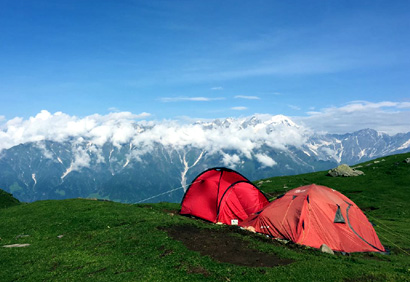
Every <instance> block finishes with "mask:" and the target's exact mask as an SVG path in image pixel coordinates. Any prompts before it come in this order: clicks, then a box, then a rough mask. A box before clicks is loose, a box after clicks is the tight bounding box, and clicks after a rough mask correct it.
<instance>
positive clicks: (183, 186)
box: [134, 181, 199, 204]
mask: <svg viewBox="0 0 410 282" xmlns="http://www.w3.org/2000/svg"><path fill="white" fill-rule="evenodd" d="M197 182H199V181H197ZM194 183H196V182H192V183H191V184H190V185H192V184H194ZM186 186H187V185H182V186H180V187H177V188H173V189H171V190H168V191H166V192H163V193H160V194H157V195H155V196H151V197H149V198H146V199H143V200H140V201H138V202H135V203H134V204H140V203H142V202H145V201H148V200H151V199H154V198H157V197H159V196H162V195H166V194H170V193H172V192H175V191H178V190H181V189H185V187H186Z"/></svg>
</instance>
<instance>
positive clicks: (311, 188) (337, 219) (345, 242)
mask: <svg viewBox="0 0 410 282" xmlns="http://www.w3.org/2000/svg"><path fill="white" fill-rule="evenodd" d="M240 226H242V227H245V228H250V229H252V230H253V229H254V230H255V231H256V232H259V233H264V234H268V235H270V236H272V237H275V238H280V239H287V240H290V241H293V242H295V243H298V244H301V245H307V246H311V247H313V248H320V246H321V245H322V244H326V245H327V246H329V247H330V248H331V249H332V250H335V251H343V252H384V251H385V249H384V247H383V245H382V244H381V243H380V240H379V238H378V237H377V234H376V232H375V231H374V228H373V226H372V224H371V223H370V222H369V221H368V220H367V218H366V216H365V215H364V214H363V212H362V211H361V210H360V208H359V207H358V206H357V205H356V204H355V203H353V201H351V200H350V199H349V198H347V197H346V196H344V195H343V194H341V193H339V192H337V191H336V190H333V189H330V188H328V187H325V186H319V185H315V184H312V185H308V186H302V187H299V188H295V189H293V190H290V191H289V192H287V193H286V194H285V195H284V196H283V197H281V198H279V199H277V200H275V201H273V202H271V203H270V204H269V205H267V206H265V208H263V209H262V210H261V211H260V212H258V213H257V214H253V215H252V216H250V217H249V218H248V219H246V220H245V221H243V222H242V223H241V224H240Z"/></svg>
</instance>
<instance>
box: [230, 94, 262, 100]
mask: <svg viewBox="0 0 410 282" xmlns="http://www.w3.org/2000/svg"><path fill="white" fill-rule="evenodd" d="M235 98H236V99H247V100H259V99H260V98H259V97H258V96H245V95H237V96H235Z"/></svg>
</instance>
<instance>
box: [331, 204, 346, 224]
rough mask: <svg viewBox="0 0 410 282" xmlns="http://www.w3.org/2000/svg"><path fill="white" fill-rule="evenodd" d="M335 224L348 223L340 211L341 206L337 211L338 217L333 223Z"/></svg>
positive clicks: (336, 216)
mask: <svg viewBox="0 0 410 282" xmlns="http://www.w3.org/2000/svg"><path fill="white" fill-rule="evenodd" d="M333 222H334V223H346V221H345V219H344V217H343V215H342V212H341V211H340V206H339V205H337V211H336V215H335V220H334V221H333Z"/></svg>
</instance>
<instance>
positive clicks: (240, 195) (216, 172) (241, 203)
mask: <svg viewBox="0 0 410 282" xmlns="http://www.w3.org/2000/svg"><path fill="white" fill-rule="evenodd" d="M268 203H269V201H268V199H267V198H266V196H265V195H264V194H263V193H262V192H261V191H260V190H259V189H258V188H257V187H256V186H255V185H253V184H252V183H251V182H250V181H249V180H248V179H246V178H245V177H244V176H242V175H241V174H240V173H238V172H236V171H234V170H231V169H228V168H211V169H208V170H206V171H204V172H203V173H201V174H200V175H198V176H197V177H196V178H195V179H194V180H193V181H192V183H191V185H190V186H189V188H188V189H187V191H186V192H185V195H184V198H183V199H182V203H181V205H182V206H181V212H180V214H183V215H192V216H195V217H199V218H202V219H205V220H208V221H211V222H214V223H216V222H222V223H225V224H233V223H235V220H237V221H238V222H241V221H242V220H244V219H246V218H247V217H248V216H249V215H250V214H252V213H255V212H257V211H259V210H260V209H261V208H263V207H264V206H265V205H267V204H268Z"/></svg>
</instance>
